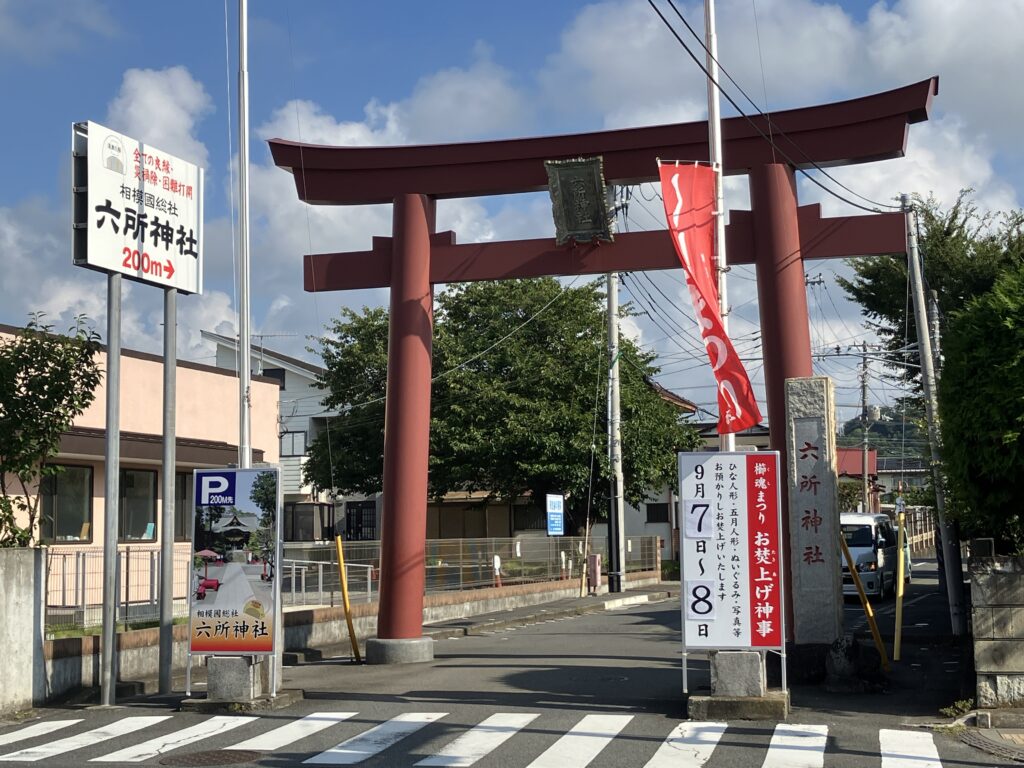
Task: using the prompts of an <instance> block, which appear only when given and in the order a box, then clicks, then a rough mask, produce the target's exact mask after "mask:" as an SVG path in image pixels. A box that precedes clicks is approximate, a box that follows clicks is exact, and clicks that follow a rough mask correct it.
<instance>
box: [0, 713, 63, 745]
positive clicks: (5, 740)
mask: <svg viewBox="0 0 1024 768" xmlns="http://www.w3.org/2000/svg"><path fill="white" fill-rule="evenodd" d="M80 722H82V721H81V719H79V720H47V721H46V722H43V723H36V724H35V725H30V726H27V727H25V728H22V729H21V730H18V731H11V732H10V733H5V734H3V735H0V745H3V744H13V743H14V742H16V741H24V740H25V739H34V738H35V737H36V736H43V735H45V734H47V733H53V732H54V731H58V730H60V729H61V728H67V727H68V726H69V725H74V724H75V723H80Z"/></svg>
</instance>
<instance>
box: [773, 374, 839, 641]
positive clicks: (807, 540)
mask: <svg viewBox="0 0 1024 768" xmlns="http://www.w3.org/2000/svg"><path fill="white" fill-rule="evenodd" d="M835 434H836V427H835V393H834V389H833V384H832V380H831V379H830V378H828V377H827V376H813V377H808V378H799V379H787V380H786V447H787V449H788V450H787V454H788V455H787V467H786V469H787V478H788V486H789V534H790V550H789V556H790V573H791V580H790V583H789V590H790V594H791V595H792V603H793V622H792V624H791V625H790V626H791V627H792V630H791V631H792V638H791V639H792V642H793V643H794V644H795V645H797V646H813V645H822V646H828V645H831V644H832V643H833V642H835V641H836V640H838V639H839V638H840V637H841V636H842V632H843V582H842V570H841V563H840V558H841V557H842V553H841V550H840V547H839V535H840V529H839V492H838V487H837V484H838V481H837V477H836V441H835Z"/></svg>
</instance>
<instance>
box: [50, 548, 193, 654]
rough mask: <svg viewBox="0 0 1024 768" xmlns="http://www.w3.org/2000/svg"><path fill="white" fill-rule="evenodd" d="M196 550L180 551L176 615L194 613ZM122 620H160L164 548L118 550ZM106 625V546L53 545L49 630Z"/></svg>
mask: <svg viewBox="0 0 1024 768" xmlns="http://www.w3.org/2000/svg"><path fill="white" fill-rule="evenodd" d="M190 560H191V551H190V549H186V548H181V547H176V548H175V550H174V616H175V617H181V616H187V615H188V589H189V584H190V583H191V567H190V566H191V563H190ZM117 572H118V573H119V574H120V577H119V579H118V580H117V599H116V604H117V621H119V622H130V623H133V622H134V623H141V622H148V621H157V620H159V618H160V550H159V548H157V547H155V546H151V547H122V548H119V549H118V552H117ZM102 623H103V550H102V549H99V548H88V549H67V550H60V549H50V550H49V551H47V553H46V619H45V624H46V632H47V634H48V635H49V636H53V635H54V634H57V633H60V632H62V631H67V630H74V629H83V628H86V627H94V626H99V625H101V624H102Z"/></svg>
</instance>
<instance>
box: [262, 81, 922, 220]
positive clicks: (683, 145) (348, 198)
mask: <svg viewBox="0 0 1024 768" xmlns="http://www.w3.org/2000/svg"><path fill="white" fill-rule="evenodd" d="M938 87H939V79H938V77H933V78H931V79H928V80H923V81H921V82H919V83H914V84H913V85H907V86H904V87H902V88H897V89H895V90H892V91H885V92H883V93H876V94H873V95H870V96H864V97H862V98H858V99H851V100H849V101H841V102H835V103H832V104H822V105H819V106H814V107H804V108H801V109H790V110H785V111H782V112H776V113H773V114H772V116H771V120H772V124H773V126H774V134H775V136H776V137H777V140H776V145H777V147H778V149H779V150H781V151H782V152H784V153H785V154H786V155H788V156H789V158H790V159H791V160H792V163H793V164H794V165H795V166H796V167H811V163H812V162H813V163H815V164H817V165H818V166H821V167H830V166H837V165H848V164H854V163H864V162H871V161H874V160H884V159H889V158H894V157H902V156H903V153H904V150H905V149H906V138H907V126H908V125H909V124H911V123H917V122H921V121H923V120H927V119H928V112H929V109H930V107H931V102H932V98H933V97H934V96H935V95H936V94H937V93H938ZM753 121H754V123H755V124H756V125H757V126H758V128H760V130H761V131H763V132H764V133H765V135H767V133H768V127H767V123H766V121H765V120H764V119H763V118H760V117H758V118H753ZM780 131H781V132H783V133H784V134H785V137H782V138H778V137H779V132H780ZM707 135H708V133H707V123H706V122H705V121H701V122H696V123H682V124H676V125H660V126H652V127H646V128H629V129H625V130H617V131H600V132H595V133H580V134H572V135H566V136H545V137H536V138H527V139H508V140H501V141H481V142H467V143H462V144H437V145H424V146H400V147H333V146H322V145H317V144H302V143H297V142H293V141H286V140H283V139H271V140H270V142H269V143H270V151H271V154H272V155H273V157H274V162H275V163H276V164H277V165H278V166H279V167H281V168H286V169H288V170H290V171H291V172H292V173H293V174H294V176H295V188H296V190H297V192H298V195H299V199H300V200H304V201H305V202H308V203H314V204H321V205H365V204H371V203H390V202H391V201H392V200H394V198H395V196H396V195H399V194H404V193H412V194H423V195H427V196H429V197H433V198H452V197H474V196H479V195H496V194H508V193H514V192H535V191H540V190H544V189H546V188H547V175H546V173H545V169H544V164H543V162H542V161H544V160H557V159H563V158H569V157H579V156H591V155H602V156H603V157H604V173H605V178H606V179H607V181H608V183H610V184H635V183H639V182H645V181H652V180H654V179H655V177H656V175H657V171H656V163H655V159H656V158H658V157H660V158H662V159H666V160H698V161H699V160H704V161H706V160H707V159H708V140H707ZM722 137H723V141H724V143H725V145H726V146H725V151H724V156H725V172H726V173H730V174H742V173H746V172H747V171H748V170H749V169H750V168H753V167H755V166H760V165H765V164H768V163H772V162H778V161H779V159H777V158H778V151H776V156H775V157H773V154H772V147H771V145H770V144H769V143H768V142H767V141H765V139H764V138H763V137H762V136H761V134H760V133H759V132H758V130H757V128H755V127H754V125H751V123H750V122H748V121H747V120H746V119H744V118H742V117H733V118H729V119H727V120H724V121H723V122H722ZM798 148H799V149H798Z"/></svg>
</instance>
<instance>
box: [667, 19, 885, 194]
mask: <svg viewBox="0 0 1024 768" xmlns="http://www.w3.org/2000/svg"><path fill="white" fill-rule="evenodd" d="M647 3H648V5H650V6H651V8H653V9H654V12H655V13H656V14H658V18H660V19H661V20H662V22H663V23H664V24H665V27H666V28H667V29H668V30H669V32H671V33H672V36H673V37H675V39H676V40H677V41H678V42H679V44H680V45H681V46H683V49H684V50H685V51H686V52H687V53H688V54H689V55H690V58H691V59H693V61H694V63H695V64H696V65H697V66H698V67H699V68H700V70H701V71H702V72H703V73H704V76H705V77H707V78H708V80H711V81H712V82H714V83H715V85H716V86H718V89H719V91H720V92H721V94H722V95H723V96H725V98H726V100H727V101H728V102H729V103H730V104H731V105H732V107H733V109H735V110H736V111H737V112H739V113H740V116H742V117H743V118H744V119H745V120H746V121H747V122H748V123H750V125H751V127H753V128H754V130H755V131H757V132H758V134H759V135H760V136H761V138H762V139H764V140H765V141H767V142H768V143H769V145H771V146H772V147H773V150H774V151H777V152H778V153H779V154H780V155H782V158H783V159H784V160H785V161H786V162H787V163H789V165H791V166H792V167H793V168H794V169H795V170H797V171H799V172H800V173H802V174H803V175H804V177H806V178H807V179H808V181H810V182H812V183H813V184H815V185H817V186H818V187H820V188H821V189H823V190H824V191H825V192H827V193H828V194H830V195H832V196H833V197H835V198H836V199H837V200H842V201H843V202H844V203H846V204H847V205H852V206H853V207H854V208H859V209H860V210H862V211H867V212H868V213H880V211H879V210H878V208H877V207H876V208H868V207H867V206H865V205H861V204H860V203H857V202H854V201H853V200H850V199H849V198H847V197H843V196H842V195H840V194H839V193H838V192H836V191H835V190H833V189H830V188H829V187H827V186H825V185H824V184H823V183H822V182H821V181H819V180H818V179H816V178H815V177H814V176H812V175H811V174H809V173H808V172H807V171H806V170H805V169H803V168H801V167H799V165H798V164H797V163H796V162H795V161H794V160H793V158H791V157H790V156H789V155H788V154H787V153H786V152H784V151H783V150H782V149H781V148H780V147H779V146H778V145H777V144H775V142H774V141H773V140H772V138H771V137H770V136H768V135H767V134H765V132H764V131H763V130H762V129H761V126H759V125H758V124H757V123H756V122H754V120H753V119H752V118H751V117H750V116H749V115H748V114H747V113H746V112H744V111H743V109H742V108H740V105H739V104H737V103H736V100H735V99H733V98H732V96H730V95H729V93H728V92H727V91H726V90H725V89H724V88H722V87H721V85H720V84H719V83H718V82H717V81H715V80H714V79H713V78H712V77H711V74H710V73H709V72H708V69H707V67H706V66H705V65H704V64H703V63H701V61H700V59H699V58H698V57H697V55H696V54H695V53H694V52H693V51H692V50H690V47H689V46H688V45H687V44H686V42H685V41H684V40H683V38H682V37H680V36H679V33H678V32H676V31H675V29H674V28H673V27H672V24H671V22H669V20H668V19H667V18H665V15H664V14H663V13H662V12H661V10H660V9H659V8H658V6H657V5H655V3H654V0H647ZM668 3H669V5H670V6H671V7H672V9H673V10H674V11H675V12H676V15H678V16H679V18H680V19H682V20H683V23H684V24H686V26H687V28H688V29H690V32H691V33H692V34H694V35H695V36H696V33H694V32H693V29H692V28H691V27H690V25H689V24H688V23H687V22H686V20H685V19H683V16H682V14H681V13H680V12H679V10H678V9H677V8H676V6H675V4H674V3H673V2H672V0H668ZM702 45H703V44H702ZM722 71H723V72H724V71H725V70H724V69H723V70H722ZM731 79H732V78H730V80H731ZM737 88H739V86H737ZM742 90H743V89H742V88H741V89H740V91H741V92H742ZM744 96H746V94H745V93H744ZM747 98H748V100H749V98H750V97H749V96H748V97H747ZM754 106H755V108H756V107H757V105H756V104H755V105H754ZM758 114H759V115H760V116H761V117H765V115H764V113H763V112H761V111H760V109H758ZM776 128H777V126H776ZM779 133H780V135H782V136H785V133H783V132H782V131H779ZM786 138H787V140H788V141H789V142H790V143H791V144H793V146H794V147H796V148H797V150H800V148H799V147H798V146H797V145H796V144H795V143H794V142H793V140H792V139H790V138H789V137H788V136H787V137H786ZM800 151H801V152H802V150H800ZM804 157H805V159H807V161H808V163H809V164H810V165H812V166H813V167H814V168H815V169H817V170H818V171H821V173H823V174H824V175H826V176H828V178H830V179H832V181H835V179H833V178H832V177H831V176H830V175H829V174H828V173H827V172H825V170H824V169H822V168H821V167H820V166H818V165H817V164H816V163H815V162H814V161H813V160H811V159H810V158H809V157H807V155H806V153H804ZM835 183H836V184H838V185H839V186H841V187H843V188H844V189H846V187H845V186H844V185H843V184H841V183H839V182H835ZM848 191H849V192H850V193H851V194H853V195H855V196H856V197H860V198H861V199H863V200H867V201H868V202H870V203H872V204H873V205H876V206H880V207H893V208H895V207H896V206H884V204H880V203H876V202H875V201H873V200H870V199H868V198H865V197H864V196H863V195H860V194H858V193H856V192H854V191H853V190H848Z"/></svg>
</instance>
